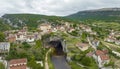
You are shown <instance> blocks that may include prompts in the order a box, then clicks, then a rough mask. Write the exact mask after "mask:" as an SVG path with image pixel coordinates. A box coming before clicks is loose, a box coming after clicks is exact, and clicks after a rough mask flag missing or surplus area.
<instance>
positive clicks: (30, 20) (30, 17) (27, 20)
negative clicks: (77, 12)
mask: <svg viewBox="0 0 120 69" xmlns="http://www.w3.org/2000/svg"><path fill="white" fill-rule="evenodd" d="M2 18H3V20H4V22H5V23H8V24H10V25H11V26H13V27H16V28H20V27H23V26H25V25H27V26H28V27H29V28H30V29H35V28H36V27H37V26H38V25H39V24H41V23H52V24H61V22H64V21H68V22H72V20H70V19H67V18H64V17H58V16H45V15H39V14H5V15H3V16H2Z"/></svg>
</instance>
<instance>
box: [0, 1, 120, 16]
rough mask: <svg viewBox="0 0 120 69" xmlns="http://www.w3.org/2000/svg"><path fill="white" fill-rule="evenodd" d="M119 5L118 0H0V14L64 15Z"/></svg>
mask: <svg viewBox="0 0 120 69" xmlns="http://www.w3.org/2000/svg"><path fill="white" fill-rule="evenodd" d="M108 7H120V0H0V15H3V14H6V13H34V14H44V15H57V16H65V15H69V14H72V13H75V12H78V11H82V10H89V9H99V8H108Z"/></svg>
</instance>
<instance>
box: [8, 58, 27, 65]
mask: <svg viewBox="0 0 120 69" xmlns="http://www.w3.org/2000/svg"><path fill="white" fill-rule="evenodd" d="M9 63H10V64H17V63H27V59H26V58H23V59H13V60H10V62H9Z"/></svg>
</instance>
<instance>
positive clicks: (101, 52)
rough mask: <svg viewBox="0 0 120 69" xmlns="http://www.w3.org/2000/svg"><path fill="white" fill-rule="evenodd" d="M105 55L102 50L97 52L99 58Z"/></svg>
mask: <svg viewBox="0 0 120 69" xmlns="http://www.w3.org/2000/svg"><path fill="white" fill-rule="evenodd" d="M103 54H104V52H103V51H101V50H97V51H96V55H97V56H100V55H103Z"/></svg>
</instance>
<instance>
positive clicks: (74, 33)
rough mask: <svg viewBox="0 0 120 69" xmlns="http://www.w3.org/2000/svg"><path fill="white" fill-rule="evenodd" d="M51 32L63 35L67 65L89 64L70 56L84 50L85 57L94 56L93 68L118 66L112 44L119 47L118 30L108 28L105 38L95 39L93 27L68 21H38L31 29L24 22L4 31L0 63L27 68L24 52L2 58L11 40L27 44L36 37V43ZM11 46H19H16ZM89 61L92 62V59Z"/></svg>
mask: <svg viewBox="0 0 120 69" xmlns="http://www.w3.org/2000/svg"><path fill="white" fill-rule="evenodd" d="M51 33H54V34H56V33H58V34H59V35H60V34H64V35H66V36H60V37H64V38H65V40H66V41H67V47H68V52H67V61H68V63H70V65H71V63H72V62H74V65H78V66H80V67H87V66H89V65H87V64H85V63H79V60H80V58H81V56H78V58H73V57H76V56H77V55H76V54H78V55H80V54H82V53H84V56H85V57H89V58H90V59H93V60H94V62H95V65H94V64H93V67H94V66H96V67H97V68H103V69H105V68H108V69H111V68H112V67H113V66H116V67H119V65H118V64H119V63H120V61H118V63H117V62H116V63H113V62H115V61H116V60H117V59H118V58H120V50H116V48H114V46H115V47H117V48H120V32H118V31H114V30H110V33H109V35H108V36H107V37H106V38H105V39H99V38H98V37H97V35H98V34H97V31H93V30H92V28H91V27H89V26H87V25H84V24H72V23H69V22H63V24H60V25H54V24H52V23H42V24H40V25H38V27H37V29H36V30H35V31H29V30H28V27H27V26H24V27H23V28H22V29H20V30H18V29H17V30H8V31H5V32H4V35H5V42H0V63H2V64H3V65H4V66H5V68H6V69H31V68H30V67H29V66H28V59H27V57H26V56H25V57H24V56H23V57H24V58H17V59H15V58H10V60H6V57H7V55H9V54H10V53H9V52H10V51H11V49H12V48H13V45H14V44H16V45H18V47H20V46H21V47H22V45H21V44H26V46H27V44H28V47H29V45H30V46H36V43H37V41H38V44H39V41H42V36H44V35H45V34H51ZM58 34H57V35H58ZM19 45H20V46H19ZM31 48H32V47H31ZM31 48H26V49H25V50H29V49H30V50H31ZM15 49H18V50H19V48H17V47H16V48H15ZM41 49H43V47H41ZM73 49H74V50H75V51H77V50H78V49H79V50H78V52H75V51H73ZM21 51H22V50H21ZM111 51H112V52H111ZM82 55H83V54H82ZM14 56H15V55H14ZM115 56H116V57H117V58H116V57H115ZM28 57H29V56H28ZM43 58H45V57H43ZM38 59H39V58H38ZM81 59H83V58H81ZM114 60H115V61H114ZM86 61H87V60H86ZM29 62H30V59H29ZM81 62H82V61H81ZM88 62H89V60H88ZM36 63H37V64H40V66H41V67H43V68H44V67H45V66H44V60H41V61H36ZM90 63H91V64H92V62H90ZM29 64H30V63H29ZM71 67H72V66H71Z"/></svg>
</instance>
